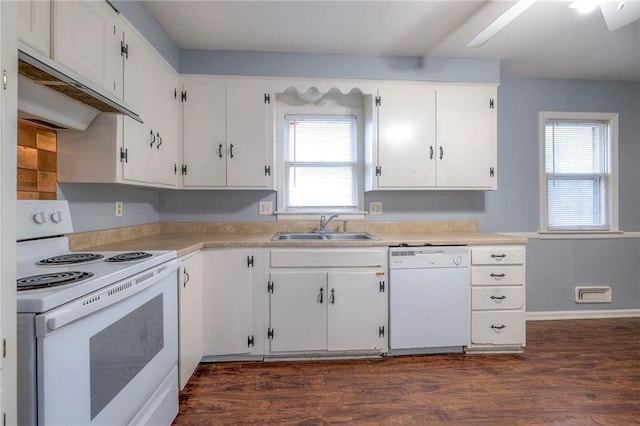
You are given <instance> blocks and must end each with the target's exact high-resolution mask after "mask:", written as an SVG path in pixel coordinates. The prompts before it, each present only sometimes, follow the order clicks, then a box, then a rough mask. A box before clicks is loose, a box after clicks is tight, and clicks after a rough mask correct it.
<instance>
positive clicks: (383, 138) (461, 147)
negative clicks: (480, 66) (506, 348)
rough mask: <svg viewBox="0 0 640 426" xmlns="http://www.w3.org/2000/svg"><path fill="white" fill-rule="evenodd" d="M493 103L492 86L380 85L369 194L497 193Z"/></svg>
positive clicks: (368, 185) (375, 111) (494, 107)
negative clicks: (423, 192)
mask: <svg viewBox="0 0 640 426" xmlns="http://www.w3.org/2000/svg"><path fill="white" fill-rule="evenodd" d="M496 102H497V101H496V87H495V86H494V85H471V84H439V85H434V84H424V83H407V84H403V85H401V84H397V85H389V86H383V87H381V88H380V89H379V90H378V96H377V97H376V99H375V106H374V107H373V108H375V110H374V114H375V118H376V121H377V128H376V129H375V130H377V131H375V130H374V132H372V137H371V138H370V139H371V140H369V141H368V143H370V144H371V145H372V147H371V148H370V152H371V153H372V155H371V157H372V163H371V165H370V166H369V167H371V169H372V170H369V172H368V173H367V176H370V178H368V181H367V190H393V189H397V190H408V189H409V190H411V189H423V190H424V189H483V190H487V189H496V180H497V179H496V161H497V160H496V145H497V144H496V141H497V139H496V105H497V104H496Z"/></svg>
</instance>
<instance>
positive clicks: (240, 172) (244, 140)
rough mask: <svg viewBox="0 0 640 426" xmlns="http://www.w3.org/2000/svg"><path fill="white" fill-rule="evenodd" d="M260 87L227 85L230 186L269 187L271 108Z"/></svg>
mask: <svg viewBox="0 0 640 426" xmlns="http://www.w3.org/2000/svg"><path fill="white" fill-rule="evenodd" d="M266 94H267V91H266V88H265V87H264V86H262V85H258V84H249V83H248V84H246V85H241V84H230V85H227V186H229V187H259V188H266V187H268V186H269V182H270V176H268V175H267V173H266V172H265V167H266V166H269V165H270V164H271V162H270V161H269V152H270V150H269V145H270V143H271V137H270V129H271V126H270V124H269V117H270V107H271V105H270V104H269V103H267V102H266V101H265V95H266Z"/></svg>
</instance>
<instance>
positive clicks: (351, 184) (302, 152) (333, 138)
mask: <svg viewBox="0 0 640 426" xmlns="http://www.w3.org/2000/svg"><path fill="white" fill-rule="evenodd" d="M284 133H285V135H284V181H285V182H284V184H285V185H284V187H285V189H284V206H285V209H287V210H304V209H318V208H334V209H346V210H355V209H357V207H358V199H357V194H358V188H357V182H358V179H357V170H358V153H357V143H356V118H355V116H307V115H286V116H285V132H284Z"/></svg>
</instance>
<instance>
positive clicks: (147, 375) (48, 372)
mask: <svg viewBox="0 0 640 426" xmlns="http://www.w3.org/2000/svg"><path fill="white" fill-rule="evenodd" d="M170 263H171V266H170V267H166V265H165V266H164V267H163V268H162V269H160V270H159V271H158V269H156V270H155V271H151V272H150V271H145V272H143V273H141V274H138V275H136V276H134V277H131V278H129V279H127V280H125V281H122V282H120V283H116V284H114V285H112V286H109V287H107V288H105V289H103V290H100V291H99V292H96V293H92V294H90V295H88V296H86V297H84V298H81V299H78V300H76V301H74V302H71V303H70V304H68V305H65V306H63V307H61V308H57V309H55V310H53V311H50V312H48V313H46V314H42V315H39V316H38V317H36V335H37V350H38V360H37V376H38V423H39V424H41V425H54V424H55V425H62V424H64V425H72V424H82V425H89V424H103V425H106V424H109V425H115V424H119V425H122V424H127V423H129V422H130V421H132V419H134V418H140V416H141V412H142V411H144V410H146V409H148V407H154V404H153V403H151V404H150V400H152V399H153V398H154V396H155V395H158V392H157V390H158V388H160V387H162V386H163V385H164V386H165V387H166V386H167V385H166V383H168V382H167V381H168V380H169V379H170V376H171V375H173V374H175V371H176V368H175V367H176V364H177V359H178V358H177V356H178V348H177V323H178V319H177V294H176V291H177V284H176V278H177V274H176V268H177V263H175V264H174V262H170ZM110 298H111V299H112V300H109V299H110ZM169 382H173V380H169ZM172 387H173V385H169V388H168V391H169V392H170V393H173V394H174V395H175V397H171V398H167V395H166V392H165V393H163V394H162V395H161V396H160V397H161V398H163V399H164V400H165V401H170V402H171V407H170V409H168V410H167V407H166V403H165V406H164V407H161V409H162V410H163V411H164V412H165V413H166V416H168V418H166V419H164V420H162V421H161V423H165V424H170V423H171V421H172V420H173V418H174V417H175V415H176V414H177V409H178V400H177V396H178V393H177V392H178V389H177V382H176V385H175V389H172ZM151 402H152V401H151ZM156 405H157V404H156ZM142 414H144V413H142ZM150 416H151V417H152V418H155V417H154V416H153V415H150Z"/></svg>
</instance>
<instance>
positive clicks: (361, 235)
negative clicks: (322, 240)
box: [326, 232, 380, 241]
mask: <svg viewBox="0 0 640 426" xmlns="http://www.w3.org/2000/svg"><path fill="white" fill-rule="evenodd" d="M326 238H327V240H345V241H361V240H379V239H380V238H378V237H376V236H374V235H371V234H368V233H366V232H347V233H345V234H341V233H336V234H334V233H328V234H327V235H326Z"/></svg>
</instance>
